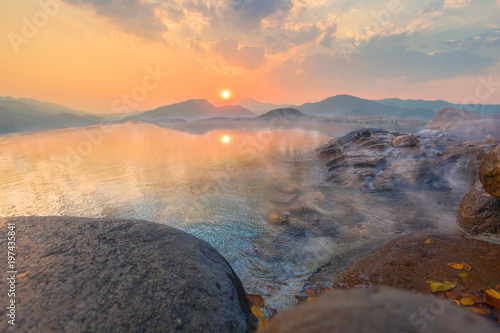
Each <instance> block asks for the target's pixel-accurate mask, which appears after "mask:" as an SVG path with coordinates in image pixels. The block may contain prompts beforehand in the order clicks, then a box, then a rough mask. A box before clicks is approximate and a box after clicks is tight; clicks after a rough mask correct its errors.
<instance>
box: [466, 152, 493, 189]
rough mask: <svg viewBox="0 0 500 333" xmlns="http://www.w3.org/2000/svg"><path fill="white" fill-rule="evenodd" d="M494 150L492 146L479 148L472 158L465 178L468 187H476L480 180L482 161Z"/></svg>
mask: <svg viewBox="0 0 500 333" xmlns="http://www.w3.org/2000/svg"><path fill="white" fill-rule="evenodd" d="M492 148H493V147H492V146H484V147H479V148H478V149H477V150H476V151H475V152H474V154H473V155H472V157H471V158H470V161H469V165H468V166H467V174H466V176H465V182H466V183H467V186H469V187H473V186H474V185H476V182H477V181H478V180H479V166H480V165H481V161H482V160H483V158H484V157H485V156H486V154H487V153H489V152H490V151H491V149H492Z"/></svg>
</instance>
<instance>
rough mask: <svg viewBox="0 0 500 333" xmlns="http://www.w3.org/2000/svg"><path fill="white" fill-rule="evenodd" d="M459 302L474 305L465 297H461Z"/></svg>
mask: <svg viewBox="0 0 500 333" xmlns="http://www.w3.org/2000/svg"><path fill="white" fill-rule="evenodd" d="M460 303H461V304H462V305H474V301H473V300H471V299H470V298H467V297H464V298H461V299H460Z"/></svg>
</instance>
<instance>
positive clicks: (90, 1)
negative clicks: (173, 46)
mask: <svg viewBox="0 0 500 333" xmlns="http://www.w3.org/2000/svg"><path fill="white" fill-rule="evenodd" d="M62 1H63V2H66V3H69V4H71V5H76V6H82V7H87V8H90V9H91V10H93V11H94V12H95V14H96V15H98V16H101V17H103V18H105V19H107V20H108V21H109V22H111V23H113V24H115V25H116V26H118V28H119V29H120V30H122V31H123V32H126V33H129V34H132V35H136V36H139V37H143V38H145V39H149V40H153V41H161V40H163V38H162V34H163V33H165V32H166V31H167V27H166V26H165V25H164V24H163V22H162V20H161V18H160V16H159V15H158V10H160V6H159V3H149V2H143V1H141V0H113V1H102V0H62Z"/></svg>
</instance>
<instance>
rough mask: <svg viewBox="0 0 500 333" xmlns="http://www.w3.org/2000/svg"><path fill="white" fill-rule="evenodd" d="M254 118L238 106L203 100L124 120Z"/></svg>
mask: <svg viewBox="0 0 500 333" xmlns="http://www.w3.org/2000/svg"><path fill="white" fill-rule="evenodd" d="M254 116H255V113H253V112H252V111H250V110H247V109H245V108H244V107H242V106H239V105H224V106H215V105H213V104H211V103H209V102H208V101H207V100H204V99H190V100H187V101H184V102H180V103H175V104H171V105H165V106H162V107H159V108H157V109H154V110H151V111H145V112H142V113H140V114H138V115H135V116H130V117H127V118H125V119H126V120H132V119H136V120H142V121H147V122H153V123H154V122H158V121H164V120H169V119H171V118H179V119H186V120H191V119H203V118H214V117H224V118H236V117H254Z"/></svg>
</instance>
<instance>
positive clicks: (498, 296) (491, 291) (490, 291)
mask: <svg viewBox="0 0 500 333" xmlns="http://www.w3.org/2000/svg"><path fill="white" fill-rule="evenodd" d="M486 293H487V294H488V295H490V296H491V297H493V298H496V299H500V293H499V292H498V291H496V290H494V289H488V290H486Z"/></svg>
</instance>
